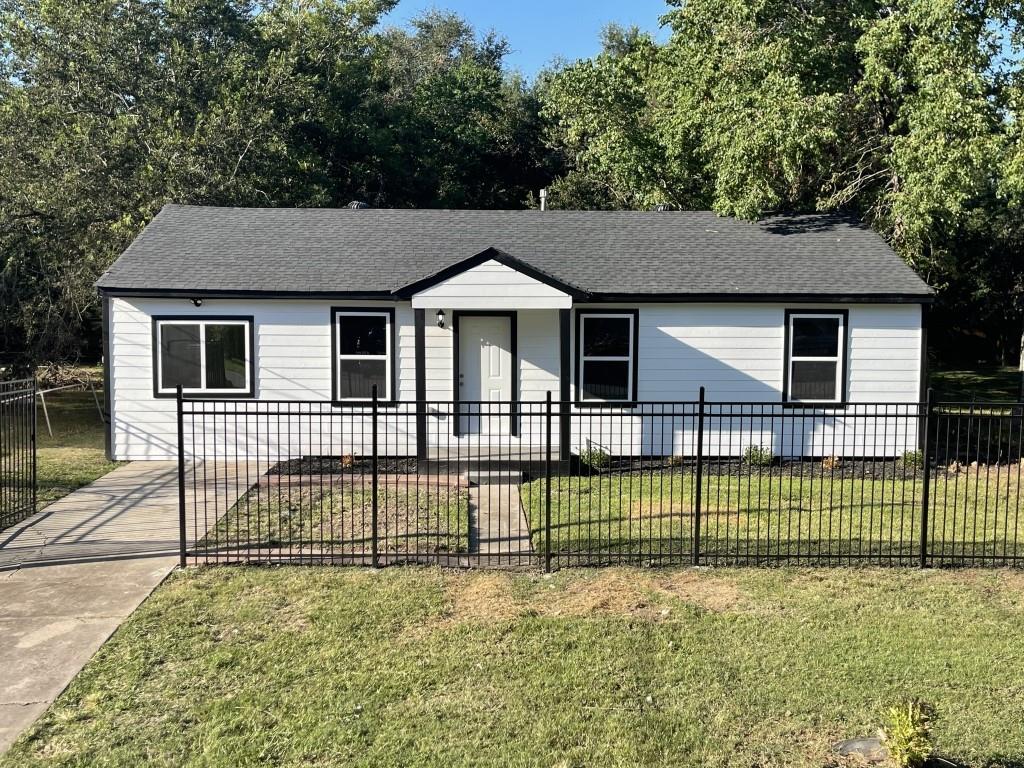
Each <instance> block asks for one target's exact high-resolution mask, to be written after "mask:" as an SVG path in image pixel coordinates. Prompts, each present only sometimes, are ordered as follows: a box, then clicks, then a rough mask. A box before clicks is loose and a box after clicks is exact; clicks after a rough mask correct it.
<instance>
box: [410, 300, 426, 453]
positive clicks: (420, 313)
mask: <svg viewBox="0 0 1024 768" xmlns="http://www.w3.org/2000/svg"><path fill="white" fill-rule="evenodd" d="M413 317H414V319H415V327H416V458H417V459H425V458H427V402H426V401H427V370H426V367H427V328H426V310H424V309H414V310H413Z"/></svg>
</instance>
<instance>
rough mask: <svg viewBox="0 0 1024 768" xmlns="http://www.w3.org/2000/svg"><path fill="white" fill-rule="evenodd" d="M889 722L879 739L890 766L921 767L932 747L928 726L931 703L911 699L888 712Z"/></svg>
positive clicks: (932, 710)
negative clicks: (889, 760) (891, 764)
mask: <svg viewBox="0 0 1024 768" xmlns="http://www.w3.org/2000/svg"><path fill="white" fill-rule="evenodd" d="M888 718H889V723H888V725H887V726H886V728H885V729H884V730H883V731H882V738H883V740H884V741H885V746H886V747H887V748H888V750H889V757H890V758H891V759H892V762H893V765H896V766H898V768H921V766H923V765H924V764H925V762H926V761H927V760H928V758H929V757H930V756H931V754H932V751H933V750H934V748H935V747H934V745H933V744H932V725H933V724H934V723H935V710H934V708H932V707H931V705H929V704H926V703H924V702H923V701H918V700H917V699H912V700H910V701H906V702H904V703H902V704H900V705H899V706H896V707H893V708H892V709H890V710H889V712H888Z"/></svg>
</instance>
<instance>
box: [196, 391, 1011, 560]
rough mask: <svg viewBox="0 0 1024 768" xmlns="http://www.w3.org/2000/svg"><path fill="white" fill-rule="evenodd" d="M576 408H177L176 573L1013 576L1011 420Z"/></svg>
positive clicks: (1000, 409)
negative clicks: (719, 568)
mask: <svg viewBox="0 0 1024 768" xmlns="http://www.w3.org/2000/svg"><path fill="white" fill-rule="evenodd" d="M578 405H579V404H575V403H559V402H552V401H550V400H549V401H548V402H514V403H508V402H506V403H494V402H489V403H466V402H461V403H453V402H433V401H428V402H416V403H413V402H402V403H397V404H387V405H385V404H382V403H376V402H371V403H361V404H340V405H339V404H332V403H325V402H266V401H252V400H248V401H245V400H242V401H221V400H216V401H215V400H186V399H181V398H179V406H178V408H179V409H178V419H179V421H178V424H179V438H180V440H179V444H180V457H179V458H180V467H181V472H180V474H179V477H180V483H181V484H180V494H181V520H180V522H181V545H182V550H181V556H182V561H183V562H193V563H217V562H221V563H224V562H301V563H350V564H363V565H384V564H391V563H400V562H430V563H438V564H442V565H453V566H474V565H500V566H534V567H544V568H557V567H562V566H570V565H599V564H608V563H617V562H628V563H639V564H672V563H677V564H678V563H687V564H689V563H692V564H708V565H732V564H745V565H758V564H770V563H799V564H809V565H810V564H814V565H839V564H852V563H868V564H880V565H904V566H908V565H920V566H952V565H1020V564H1024V535H1022V533H1021V527H1022V526H1024V520H1022V519H1021V515H1020V508H1021V494H1020V480H1021V472H1020V470H1021V464H1020V459H1021V455H1020V454H1021V443H1022V427H1024V418H1022V414H1024V406H1022V404H1020V403H1011V404H1006V403H1002V404H997V403H991V404H982V403H974V404H966V405H964V404H957V403H931V402H927V403H870V404H863V403H857V404H849V405H846V406H845V407H835V406H810V405H807V406H800V407H791V406H783V405H781V404H779V403H738V402H729V403H724V402H713V401H707V400H705V399H704V398H703V396H702V398H701V399H700V400H699V401H697V402H674V403H670V402H659V403H636V404H631V406H630V407H626V408H623V407H611V406H598V407H592V406H591V407H586V408H582V407H578ZM587 405H591V404H587Z"/></svg>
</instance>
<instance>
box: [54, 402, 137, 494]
mask: <svg viewBox="0 0 1024 768" xmlns="http://www.w3.org/2000/svg"><path fill="white" fill-rule="evenodd" d="M97 396H98V397H99V399H100V402H101V403H102V402H103V392H102V391H97ZM46 405H47V407H48V409H49V411H50V424H51V426H52V427H53V437H50V436H49V434H47V431H46V422H45V420H44V418H43V409H42V406H39V414H38V424H37V428H36V436H37V440H38V456H37V468H36V471H37V474H38V480H39V488H38V494H37V496H38V502H39V507H40V508H42V507H44V506H45V505H47V504H49V503H50V502H52V501H56V500H57V499H59V498H61V497H62V496H66V495H67V494H69V493H71V491H73V490H75V489H77V488H81V487H82V486H84V485H88V484H89V483H91V482H92V481H93V480H95V479H97V478H98V477H102V476H103V475H105V474H107V472H110V471H111V470H112V469H115V468H116V467H117V466H119V464H118V463H117V462H112V461H108V460H107V458H106V456H105V455H104V449H103V422H102V420H101V419H100V414H99V412H98V411H97V409H96V403H95V401H94V400H93V396H92V393H91V392H88V391H85V392H81V391H73V390H72V391H63V392H54V393H53V394H51V395H48V396H47V398H46Z"/></svg>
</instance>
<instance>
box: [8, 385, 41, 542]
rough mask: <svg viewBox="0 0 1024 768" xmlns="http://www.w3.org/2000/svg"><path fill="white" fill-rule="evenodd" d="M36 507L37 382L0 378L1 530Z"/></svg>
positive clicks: (31, 512)
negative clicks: (3, 379)
mask: <svg viewBox="0 0 1024 768" xmlns="http://www.w3.org/2000/svg"><path fill="white" fill-rule="evenodd" d="M35 509H36V383H35V381H34V380H33V379H21V380H15V381H0V530H3V529H4V528H8V527H10V526H12V525H14V524H16V523H19V522H21V521H22V520H24V519H25V518H26V517H28V516H29V515H31V514H33V513H34V512H35Z"/></svg>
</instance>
